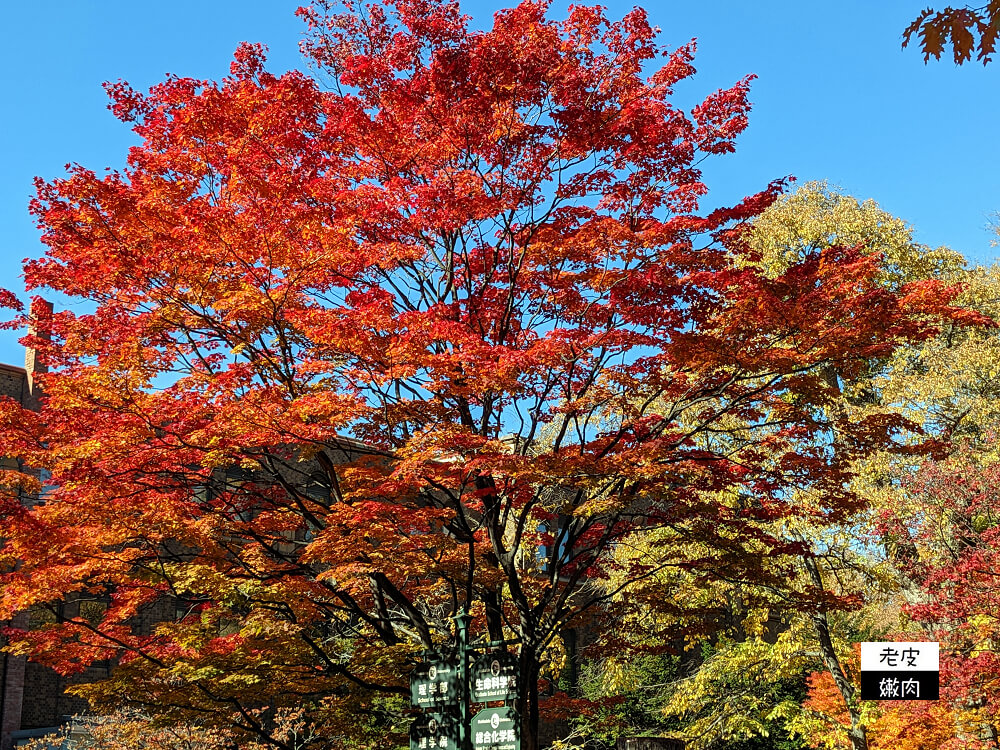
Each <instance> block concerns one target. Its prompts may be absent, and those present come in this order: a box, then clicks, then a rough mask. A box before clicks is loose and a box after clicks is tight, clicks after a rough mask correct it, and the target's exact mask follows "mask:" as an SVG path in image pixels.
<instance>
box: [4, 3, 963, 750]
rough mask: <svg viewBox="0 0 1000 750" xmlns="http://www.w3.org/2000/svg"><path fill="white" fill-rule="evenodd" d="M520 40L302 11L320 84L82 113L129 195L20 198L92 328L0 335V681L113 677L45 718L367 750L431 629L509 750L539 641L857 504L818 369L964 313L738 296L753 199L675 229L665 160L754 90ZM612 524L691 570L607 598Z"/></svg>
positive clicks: (888, 303) (447, 6)
mask: <svg viewBox="0 0 1000 750" xmlns="http://www.w3.org/2000/svg"><path fill="white" fill-rule="evenodd" d="M546 12H547V7H546V4H545V3H542V2H530V1H528V2H523V3H522V4H520V5H518V6H517V7H515V8H512V9H509V10H503V11H500V12H498V13H497V14H496V15H495V16H494V19H493V25H492V28H491V29H490V30H488V31H474V30H471V29H470V28H469V20H468V19H467V18H466V17H464V16H463V15H462V14H461V13H460V11H459V8H458V5H457V4H456V3H454V2H434V1H432V0H397V1H396V2H387V3H386V4H384V5H379V4H372V5H368V6H359V5H355V4H353V3H352V2H348V3H346V4H345V5H344V6H343V7H332V6H328V5H326V4H324V3H318V4H316V5H314V6H312V7H310V8H306V9H303V10H301V11H300V13H301V15H302V16H303V17H304V18H305V20H306V22H307V23H308V26H309V29H310V35H309V36H308V38H307V41H306V42H305V44H304V50H305V52H306V53H307V54H308V55H309V56H310V57H311V59H312V61H313V63H314V64H315V65H316V66H317V67H318V68H319V69H320V70H321V71H322V72H323V76H322V77H323V78H324V79H325V80H329V81H330V82H332V87H330V88H324V87H323V86H321V85H319V84H318V83H317V81H316V80H314V79H313V78H311V77H310V76H308V75H305V74H303V73H299V72H290V73H286V74H284V75H282V76H275V75H272V74H271V73H269V72H267V70H266V67H265V60H264V56H263V53H262V50H261V49H260V48H259V47H255V46H253V45H243V46H241V47H240V48H239V49H238V51H237V53H236V56H235V60H234V62H233V64H232V68H231V73H230V75H229V76H228V77H226V78H225V79H223V80H221V81H219V82H212V81H198V80H191V79H187V78H176V77H171V78H168V79H167V80H165V81H164V82H162V83H160V84H158V85H156V86H154V87H152V89H150V91H149V92H148V93H140V92H137V91H135V90H133V89H132V88H130V87H129V86H128V85H127V84H124V83H120V82H119V83H114V84H110V85H109V86H108V92H109V94H110V97H111V109H112V111H113V112H114V114H115V115H116V116H118V117H119V118H120V119H121V120H123V121H126V122H131V123H134V125H133V127H134V130H135V132H136V134H137V135H138V136H139V138H140V143H139V145H138V146H136V147H134V148H132V149H131V150H130V151H129V154H128V160H127V166H126V167H125V168H124V169H122V170H120V171H109V172H108V173H106V174H103V175H100V174H97V173H95V172H93V171H91V170H89V169H86V168H84V167H73V168H72V169H71V170H70V172H69V174H68V175H67V176H65V177H63V178H59V179H54V180H51V181H48V182H46V181H42V180H40V181H39V182H38V186H37V187H38V195H37V198H36V199H35V201H34V202H33V204H32V211H33V213H34V214H35V216H36V217H37V219H38V222H39V225H40V227H41V229H42V231H43V241H44V243H45V246H46V248H45V252H44V255H43V256H42V257H40V258H38V259H35V260H29V261H28V262H27V263H26V264H25V268H24V272H25V278H26V280H27V284H28V287H29V289H31V290H46V289H51V290H56V291H58V292H59V293H61V294H63V295H66V296H67V297H69V298H72V299H76V300H79V301H82V302H85V303H87V304H85V305H83V306H79V307H74V308H72V309H69V310H61V311H58V312H56V313H54V314H52V315H42V316H40V317H38V319H36V320H34V321H32V323H33V324H34V326H35V330H36V331H38V332H39V335H36V336H33V337H29V338H28V340H27V343H30V344H31V345H33V346H35V347H36V348H37V349H38V350H39V353H40V357H41V358H42V360H43V361H44V362H45V363H46V364H47V366H48V367H49V372H48V373H47V374H46V375H44V376H43V377H42V378H41V384H42V388H43V390H44V393H45V398H44V399H43V403H42V406H41V409H40V410H39V411H38V412H37V413H32V412H26V411H24V410H23V409H21V408H20V406H18V405H17V404H14V403H12V402H5V403H3V404H2V405H0V453H3V454H4V455H6V456H10V457H13V458H17V459H18V460H19V461H20V462H21V465H22V466H24V467H30V468H31V469H32V470H36V471H37V470H41V469H44V470H45V471H46V472H47V475H48V476H50V477H51V480H50V481H49V482H48V486H47V488H46V492H45V494H44V498H43V502H36V503H31V502H25V493H29V494H30V492H31V491H32V490H35V491H37V490H38V489H39V486H38V482H37V480H36V479H34V477H35V476H36V474H34V473H32V471H25V472H23V473H18V472H8V473H7V474H5V475H4V482H3V486H4V487H5V488H7V489H6V494H5V496H4V497H3V498H2V500H0V512H2V524H3V530H4V531H3V535H4V541H3V546H2V548H0V558H2V560H0V562H2V564H3V566H4V567H3V568H2V570H3V572H2V574H0V617H6V616H9V615H11V614H12V613H14V612H16V611H19V610H23V609H25V608H28V607H35V608H41V609H49V610H50V611H51V613H52V615H53V617H52V619H53V620H54V622H52V623H51V624H49V625H47V626H45V627H42V628H39V629H36V630H32V631H30V632H23V633H18V632H13V633H11V637H12V639H13V643H14V646H13V648H15V649H18V650H19V651H21V652H22V653H26V654H29V655H30V656H31V657H32V658H33V659H36V660H39V661H41V662H43V663H47V664H49V665H51V666H53V667H55V668H56V669H58V670H60V671H62V672H66V673H69V672H73V671H78V670H81V669H83V668H85V667H86V666H87V665H89V664H92V663H94V662H97V661H99V660H108V661H109V662H111V663H113V664H114V670H113V672H112V675H111V677H110V678H109V679H108V680H107V681H105V682H103V683H96V684H90V685H85V686H78V687H76V688H74V689H75V690H77V691H78V692H79V693H80V694H83V695H85V696H86V697H88V698H89V699H90V700H91V701H92V703H93V704H94V705H95V707H98V708H107V709H113V708H125V709H133V710H137V711H141V712H143V713H144V714H148V715H153V716H156V717H158V718H159V720H161V721H163V722H168V723H169V722H171V721H183V720H185V719H186V718H189V717H197V719H198V722H199V726H211V725H212V724H213V723H215V724H218V725H223V726H226V727H227V728H228V729H229V730H231V731H235V732H237V733H243V735H244V736H246V737H247V738H248V741H249V740H252V741H255V742H265V743H269V744H270V745H272V746H274V747H278V748H286V747H290V746H289V745H288V744H287V742H285V741H284V740H283V739H282V734H281V732H280V731H278V730H276V729H275V728H274V722H273V716H274V715H275V713H274V712H276V711H278V712H280V711H281V710H283V709H285V708H289V707H294V708H304V710H305V711H306V713H305V714H304V715H303V717H302V721H304V722H307V723H308V724H309V726H310V727H311V729H310V732H311V734H310V736H311V737H315V738H316V739H315V741H314V743H313V746H314V747H341V746H349V745H350V744H351V743H352V742H355V741H357V739H358V737H359V736H362V735H364V734H365V733H366V732H369V736H368V739H367V740H366V742H367V743H368V746H374V745H377V744H380V743H384V744H389V745H393V744H398V743H399V742H400V739H401V737H402V733H403V732H405V728H406V722H405V720H404V719H403V718H402V712H403V711H404V710H405V708H406V703H407V701H406V695H407V692H408V691H407V688H406V681H407V676H408V673H409V671H410V669H412V667H413V665H414V664H415V662H416V661H417V660H419V659H420V658H421V657H420V654H421V651H435V650H436V651H438V652H444V653H447V652H448V649H449V648H451V647H452V646H453V638H452V633H453V632H454V627H455V623H454V618H455V616H456V615H458V614H459V613H460V612H462V611H463V610H468V611H469V612H470V613H471V616H472V629H473V633H474V634H475V635H476V637H481V638H483V639H484V640H486V639H488V640H492V641H501V640H509V641H514V642H516V645H515V646H514V648H515V649H516V652H517V655H518V660H519V669H520V674H521V685H522V686H523V690H522V693H521V695H520V696H519V698H518V701H517V705H516V708H517V710H518V712H519V715H520V716H521V730H520V731H521V742H522V747H523V748H524V750H534V749H535V748H536V747H538V737H539V734H538V732H539V723H540V710H541V705H540V704H541V701H540V696H539V690H538V683H539V681H538V678H539V676H540V674H541V672H542V669H543V668H544V666H545V660H546V659H547V658H548V657H547V654H548V653H549V652H550V651H549V650H550V647H551V646H552V644H553V643H554V641H555V640H556V639H557V638H558V636H559V634H560V633H561V632H562V631H564V630H565V629H567V628H569V627H572V626H574V625H576V624H579V623H581V622H582V621H584V620H586V619H587V618H594V617H609V616H612V614H613V612H611V611H610V610H608V609H607V608H604V607H603V605H604V603H606V602H609V601H611V600H612V599H613V598H614V596H615V595H616V594H617V593H618V591H617V589H619V588H625V589H627V588H628V587H630V586H632V585H634V584H635V583H636V582H637V581H640V580H642V579H643V578H644V577H648V576H650V575H653V574H654V573H655V572H657V571H660V570H664V569H667V568H670V567H677V568H682V569H684V570H686V571H689V572H694V573H696V574H698V575H700V576H703V577H705V579H706V580H708V579H711V578H713V577H724V578H725V579H727V580H734V579H740V578H754V577H757V576H760V575H767V571H768V568H767V566H766V565H764V564H763V563H762V560H763V559H764V558H766V557H768V556H773V555H778V554H781V553H782V552H783V551H788V550H790V549H792V548H795V546H796V545H795V543H794V542H789V541H788V540H785V539H782V538H780V537H779V536H776V535H771V534H768V533H767V530H766V526H765V525H764V524H762V523H761V521H769V522H770V521H774V520H776V519H780V518H789V519H792V518H797V517H803V516H804V517H806V518H808V519H813V520H816V519H836V518H841V517H843V516H844V514H845V513H847V512H849V511H850V510H852V509H855V508H857V507H858V505H859V503H860V502H861V501H860V500H859V499H858V498H857V497H856V496H855V495H854V494H852V492H851V491H850V488H849V486H848V482H847V480H848V479H849V476H850V468H849V467H850V466H851V465H852V462H853V461H854V460H856V459H857V458H858V457H859V456H861V455H864V454H867V453H869V452H870V451H872V450H874V449H876V448H879V447H885V446H887V445H889V444H890V443H891V442H892V440H893V437H894V435H895V434H896V433H897V432H898V430H900V429H901V428H902V427H903V421H902V420H901V419H900V418H899V417H897V416H895V415H892V414H887V413H884V412H879V411H877V410H873V411H871V412H870V413H867V414H865V415H863V416H862V417H859V418H853V417H850V416H848V415H845V414H843V413H840V412H837V411H836V410H831V409H829V408H826V407H827V406H829V404H830V403H831V402H832V401H833V400H835V399H836V398H837V397H838V394H837V387H836V384H835V383H831V382H830V378H829V377H828V376H827V374H826V373H828V371H829V369H830V368H831V367H833V368H834V369H835V371H836V372H838V373H841V374H842V375H843V376H844V377H850V375H851V373H853V372H856V371H858V370H859V369H863V368H864V367H866V363H867V362H869V361H870V360H871V359H872V358H883V357H886V356H888V355H890V354H891V353H892V352H893V351H894V349H895V348H896V347H897V346H899V345H900V344H901V343H903V342H907V341H915V340H921V339H923V338H925V337H926V336H928V335H931V334H932V333H933V332H934V330H935V325H936V322H937V321H938V320H940V319H941V318H942V317H945V318H949V319H952V320H959V321H960V320H963V319H966V318H967V319H969V320H971V319H973V317H974V316H973V317H970V316H965V318H963V315H964V314H963V313H961V312H960V311H958V310H957V309H955V308H952V307H951V306H950V300H951V298H952V297H953V296H954V294H955V290H953V289H950V288H948V287H947V286H944V285H941V284H939V283H937V282H934V281H921V282H915V283H908V284H900V285H897V286H894V287H891V288H890V287H887V286H885V285H884V284H882V283H880V277H879V273H880V270H879V268H880V265H879V260H878V258H877V257H875V256H871V255H869V254H866V253H865V252H864V250H863V248H860V247H852V246H843V245H834V246H829V247H824V248H822V249H816V250H815V251H814V252H808V253H804V254H803V255H802V257H800V258H797V259H796V260H795V261H794V262H792V263H789V264H788V265H787V267H786V268H784V269H783V270H782V271H781V272H780V273H776V274H769V273H765V272H763V271H762V270H761V269H760V267H759V264H755V263H752V262H746V261H747V259H748V258H751V257H752V256H756V255H758V251H757V250H755V249H754V248H753V246H752V244H751V243H749V242H748V241H747V238H746V232H745V226H746V222H747V221H748V220H749V219H750V218H752V217H753V216H755V215H756V214H758V213H759V212H760V211H761V210H762V209H763V208H765V207H766V206H767V205H768V204H769V203H771V202H772V201H773V200H774V198H775V197H776V195H777V194H778V191H779V190H780V184H778V183H776V184H774V185H771V186H769V187H767V188H766V189H764V190H763V191H762V192H761V193H759V194H757V195H754V196H752V197H750V198H748V199H746V200H745V201H743V202H742V203H741V204H740V205H738V206H736V207H733V208H726V209H716V210H713V211H711V212H707V213H706V212H700V211H699V200H700V199H701V198H702V196H703V195H704V194H705V192H706V186H705V185H704V184H703V183H702V182H701V175H700V172H699V170H698V164H699V163H700V161H701V160H702V159H703V158H704V157H706V156H709V155H716V154H724V153H726V152H730V151H732V150H733V148H734V139H735V137H736V136H737V135H738V134H739V133H740V132H741V131H742V130H743V129H744V128H745V127H746V124H747V113H748V109H749V103H748V99H747V95H748V85H749V79H745V80H743V81H740V82H738V83H736V84H735V85H734V86H733V87H732V88H730V89H727V90H721V91H717V92H715V93H712V94H710V95H709V96H708V97H707V98H706V99H705V101H704V102H702V103H701V104H699V105H697V106H696V107H694V108H693V109H692V110H691V111H689V112H688V111H684V110H682V109H680V108H678V107H677V106H675V105H674V104H672V102H671V97H672V95H673V90H674V87H675V86H676V85H677V84H678V83H680V82H681V81H683V80H684V79H686V78H688V77H690V76H691V75H692V74H693V72H694V68H693V67H692V60H693V57H692V56H693V47H692V46H684V47H681V48H679V49H676V50H674V51H673V52H667V51H665V50H664V49H663V48H661V47H660V46H659V45H658V44H657V42H656V31H655V30H654V29H653V28H652V27H651V26H650V25H649V23H648V21H647V18H646V14H645V13H644V12H643V11H641V10H638V9H637V10H634V11H632V12H631V13H629V14H628V15H627V16H625V17H624V18H623V19H621V20H620V21H614V22H612V21H609V20H607V19H606V18H605V17H604V15H603V11H602V10H601V9H599V8H587V7H575V8H573V9H572V10H571V11H570V13H569V16H568V18H566V19H565V20H563V21H554V20H550V19H548V18H547V16H546ZM7 300H8V302H9V303H10V304H14V303H13V301H12V300H10V299H9V298H7ZM87 305H90V306H91V307H90V310H91V311H89V312H86V310H88V307H87ZM74 310H76V312H74ZM19 322H20V323H21V324H25V323H27V320H26V318H25V317H24V316H22V317H21V318H20V319H19ZM722 434H726V435H727V436H728V437H727V439H725V440H718V441H715V440H711V439H709V440H705V439H701V438H703V437H711V436H713V435H722ZM796 492H810V493H812V496H814V497H816V498H821V500H820V501H818V502H816V503H812V504H809V505H807V506H806V505H802V504H799V503H797V502H795V500H794V498H795V493H796ZM732 497H739V498H751V499H752V501H749V502H742V501H741V502H736V503H734V502H732V501H731V500H730V498H732ZM640 529H645V530H655V529H670V530H672V532H674V533H678V534H683V535H686V536H688V537H690V538H691V539H694V540H697V548H698V551H697V554H694V553H692V551H691V549H687V551H685V548H684V547H679V548H678V547H673V546H672V547H669V548H665V549H664V550H663V551H662V554H661V555H660V557H659V558H654V559H650V558H648V557H646V558H643V560H642V561H641V562H634V563H629V566H630V567H629V569H628V570H625V571H623V570H622V569H621V566H622V565H623V564H624V563H622V561H621V558H620V557H617V558H616V557H615V556H614V555H613V554H611V553H612V552H613V551H614V549H615V547H616V545H617V544H618V543H619V542H620V541H621V540H623V539H625V538H627V537H628V536H629V535H631V534H633V533H635V532H636V531H637V530H640ZM612 574H614V575H615V576H617V577H618V579H619V580H621V581H622V583H621V584H620V586H618V587H612V588H611V589H609V588H608V587H606V586H601V585H597V582H599V581H602V580H606V579H610V578H611V576H612ZM77 613H79V614H77ZM597 630H599V628H598V629H597ZM375 730H377V731H375Z"/></svg>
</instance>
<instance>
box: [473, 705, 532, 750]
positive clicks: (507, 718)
mask: <svg viewBox="0 0 1000 750" xmlns="http://www.w3.org/2000/svg"><path fill="white" fill-rule="evenodd" d="M472 747H473V750H521V723H520V722H519V721H518V720H517V714H515V713H514V709H512V708H510V707H509V706H501V707H500V708H484V709H483V710H482V711H480V712H479V713H478V714H476V715H475V717H474V718H473V719H472Z"/></svg>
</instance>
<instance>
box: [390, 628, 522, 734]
mask: <svg viewBox="0 0 1000 750" xmlns="http://www.w3.org/2000/svg"><path fill="white" fill-rule="evenodd" d="M455 619H456V620H457V627H456V629H455V630H456V633H455V634H456V636H457V640H458V644H457V645H458V661H457V663H456V662H455V661H452V660H445V659H434V660H429V661H426V662H424V663H422V664H418V665H417V667H416V669H414V670H413V673H412V674H411V676H410V703H411V704H412V705H413V706H415V707H416V708H421V709H429V710H430V711H433V713H424V714H422V715H420V716H418V717H417V718H416V719H415V720H414V721H413V723H412V724H411V725H410V750H521V725H520V721H519V720H518V718H517V714H516V713H515V712H514V709H513V708H511V707H509V706H502V707H500V708H486V709H483V710H482V711H480V712H479V713H477V714H476V715H475V716H474V717H471V718H470V716H471V704H472V703H492V702H498V701H504V702H505V703H506V702H508V701H515V700H517V689H518V670H517V659H516V658H515V657H514V656H512V655H511V654H509V653H507V652H506V651H493V652H487V653H486V654H485V655H483V656H481V657H480V658H478V659H477V660H476V662H475V665H470V658H471V657H472V656H473V655H475V654H477V653H478V652H477V649H476V648H475V647H473V646H471V645H470V644H469V622H470V621H471V620H472V617H471V615H469V613H468V612H463V613H462V614H460V615H458V617H456V618H455ZM490 645H491V646H494V647H495V646H497V645H498V644H495V643H494V644H490ZM499 645H502V644H499Z"/></svg>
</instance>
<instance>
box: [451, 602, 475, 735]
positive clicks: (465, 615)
mask: <svg viewBox="0 0 1000 750" xmlns="http://www.w3.org/2000/svg"><path fill="white" fill-rule="evenodd" d="M455 622H456V628H455V631H456V633H455V634H456V636H457V640H458V684H459V685H460V687H459V709H458V710H459V716H460V717H461V721H460V722H459V725H458V746H459V748H460V750H470V748H471V747H472V733H471V732H470V730H469V722H470V719H471V717H470V716H469V712H470V710H471V708H472V705H471V700H470V696H469V623H470V622H472V615H471V614H469V610H468V609H467V608H463V609H462V613H461V614H459V615H456V617H455Z"/></svg>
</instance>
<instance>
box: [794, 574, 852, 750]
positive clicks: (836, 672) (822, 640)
mask: <svg viewBox="0 0 1000 750" xmlns="http://www.w3.org/2000/svg"><path fill="white" fill-rule="evenodd" d="M802 562H803V564H804V565H805V567H806V570H807V571H808V572H809V577H810V578H811V579H812V582H813V585H815V586H816V587H817V588H818V589H820V590H821V591H825V590H826V589H825V588H824V587H823V576H822V575H821V573H820V570H819V566H818V565H817V563H816V560H814V559H812V558H809V557H806V558H803V561H802ZM811 619H812V622H813V626H814V627H815V628H816V636H817V638H818V639H819V650H820V654H821V655H822V657H823V664H824V665H825V666H826V668H827V670H828V671H829V672H830V674H831V676H832V677H833V681H834V683H835V684H836V685H837V690H838V691H840V695H841V697H842V698H843V699H844V703H846V704H847V713H848V715H849V716H850V717H851V726H850V727H849V728H848V730H847V738H848V739H849V740H850V741H851V750H868V734H867V729H866V727H865V725H864V724H862V723H861V712H860V711H859V710H858V704H857V701H856V700H855V698H854V696H855V690H854V685H852V684H851V681H850V680H849V679H847V674H846V673H845V672H844V667H843V665H842V664H841V663H840V657H838V656H837V651H836V649H834V647H833V638H832V637H831V636H830V622H829V620H828V619H827V617H826V612H825V611H823V610H822V609H818V610H817V611H816V612H813V613H812V616H811Z"/></svg>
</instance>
